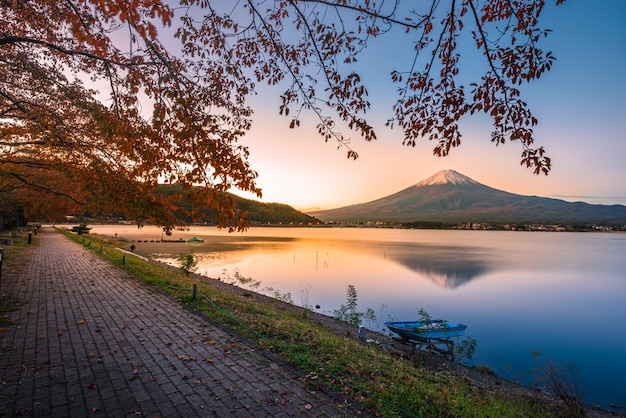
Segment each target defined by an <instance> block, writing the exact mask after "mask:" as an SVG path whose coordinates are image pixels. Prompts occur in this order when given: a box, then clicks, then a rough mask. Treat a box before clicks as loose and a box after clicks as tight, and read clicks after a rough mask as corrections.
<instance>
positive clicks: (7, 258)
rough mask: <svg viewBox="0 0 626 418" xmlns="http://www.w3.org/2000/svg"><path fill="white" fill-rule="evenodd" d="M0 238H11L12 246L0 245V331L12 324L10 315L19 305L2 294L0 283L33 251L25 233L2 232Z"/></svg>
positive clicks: (16, 301)
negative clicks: (1, 252) (0, 261)
mask: <svg viewBox="0 0 626 418" xmlns="http://www.w3.org/2000/svg"><path fill="white" fill-rule="evenodd" d="M0 238H11V240H12V241H13V245H5V244H0V247H1V248H2V249H3V250H4V251H3V254H2V273H1V276H0V330H2V329H3V328H4V327H6V326H7V325H9V324H12V323H13V320H12V319H11V315H10V314H11V312H14V311H15V310H17V309H18V307H19V303H20V302H19V300H17V299H15V298H12V297H9V296H7V295H4V294H3V293H2V281H3V280H6V277H7V274H8V272H17V271H19V270H20V267H21V263H22V261H23V260H24V258H25V257H26V254H27V253H28V252H29V251H31V250H32V249H33V244H28V233H27V232H15V233H14V234H13V235H11V234H10V233H9V232H4V233H1V234H0ZM31 242H32V241H31ZM35 243H36V241H35Z"/></svg>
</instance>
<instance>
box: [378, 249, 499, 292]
mask: <svg viewBox="0 0 626 418" xmlns="http://www.w3.org/2000/svg"><path fill="white" fill-rule="evenodd" d="M388 257H389V258H391V259H392V260H393V261H395V262H397V263H399V264H402V265H404V266H406V267H408V268H409V269H411V270H412V271H415V272H417V273H419V274H420V275H423V276H425V277H427V278H428V279H429V280H431V281H432V282H434V283H435V284H437V285H438V286H441V287H444V288H448V289H454V288H456V287H459V286H461V285H463V284H465V283H468V282H469V281H471V280H474V279H476V278H478V277H480V276H482V275H484V274H486V273H487V272H489V271H490V270H491V269H492V268H493V266H494V264H493V263H491V262H490V261H488V260H487V259H483V258H478V256H477V255H476V253H471V254H468V253H467V252H466V251H462V250H460V249H458V248H454V247H443V248H440V247H437V248H423V249H421V250H420V251H417V252H413V253H390V254H389V255H388Z"/></svg>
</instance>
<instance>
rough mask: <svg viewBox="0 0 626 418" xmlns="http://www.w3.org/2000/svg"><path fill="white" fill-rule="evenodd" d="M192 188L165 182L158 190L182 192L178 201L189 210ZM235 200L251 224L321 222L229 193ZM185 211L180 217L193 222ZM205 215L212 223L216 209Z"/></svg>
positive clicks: (289, 207) (285, 206) (163, 192)
mask: <svg viewBox="0 0 626 418" xmlns="http://www.w3.org/2000/svg"><path fill="white" fill-rule="evenodd" d="M189 192H190V189H187V190H185V189H183V187H182V186H181V185H170V184H164V185H161V186H159V189H158V191H157V193H158V194H160V195H165V196H168V195H173V194H178V193H180V194H182V195H183V198H182V199H181V200H180V201H178V202H177V203H176V206H179V207H181V208H183V209H186V211H187V212H188V211H189V210H190V209H191V206H192V203H191V201H190V200H189V199H188V198H187V195H188V194H189ZM229 195H230V196H231V197H232V199H233V201H234V202H235V203H236V204H237V207H238V208H239V209H241V210H242V211H247V212H248V218H247V219H248V222H249V223H250V225H255V224H272V225H280V224H282V225H308V224H309V223H312V224H316V223H318V222H320V221H319V220H318V219H317V218H314V217H312V216H309V215H307V214H305V213H302V212H300V211H297V210H296V209H294V208H293V207H291V206H289V205H285V204H282V203H262V202H257V201H255V200H250V199H244V198H242V197H239V196H237V195H234V194H231V193H229ZM183 212H185V211H181V212H180V214H179V216H178V217H179V218H180V219H182V220H184V221H185V222H188V223H191V222H192V219H191V217H190V216H189V215H186V214H183ZM201 212H202V213H203V215H205V217H206V220H207V222H209V223H212V222H213V220H214V219H215V211H212V210H210V209H203V210H201Z"/></svg>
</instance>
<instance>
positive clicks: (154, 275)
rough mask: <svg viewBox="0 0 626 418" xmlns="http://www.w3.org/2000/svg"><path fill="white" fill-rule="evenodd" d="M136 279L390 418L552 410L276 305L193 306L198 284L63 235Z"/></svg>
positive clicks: (230, 296)
mask: <svg viewBox="0 0 626 418" xmlns="http://www.w3.org/2000/svg"><path fill="white" fill-rule="evenodd" d="M61 232H63V233H65V234H66V235H67V236H69V237H71V238H72V239H73V240H75V241H76V242H78V243H81V244H83V245H85V246H86V247H87V248H90V249H91V250H93V251H95V252H98V253H99V254H101V256H102V257H105V258H107V259H109V260H110V261H112V262H113V263H116V264H118V265H121V266H122V267H123V268H125V269H127V270H129V271H131V272H132V273H134V274H135V275H136V276H137V278H138V279H139V280H142V281H144V282H146V283H148V284H150V285H151V286H153V287H155V288H156V289H158V290H159V291H162V292H166V293H169V294H171V295H173V296H176V297H177V298H179V299H180V300H181V301H183V302H184V303H187V304H189V305H191V306H193V308H195V309H197V310H198V311H201V312H202V313H203V314H204V315H206V316H208V317H209V318H211V319H212V320H214V321H215V322H218V323H220V324H222V325H223V326H226V327H228V328H230V329H232V330H233V331H236V332H237V333H240V334H242V335H244V336H245V337H247V338H249V339H251V340H253V341H255V342H257V343H258V344H259V345H260V346H262V347H264V348H265V349H267V350H270V351H272V352H274V353H275V354H277V355H278V356H280V357H281V358H282V359H283V360H284V361H286V362H288V363H289V364H291V365H293V366H295V367H297V368H299V369H301V370H302V371H303V372H304V373H305V374H306V375H307V376H308V378H309V379H308V382H309V383H310V384H311V385H312V386H313V387H315V386H317V385H327V386H329V387H331V388H333V389H335V390H337V391H339V392H342V393H344V394H346V395H347V396H349V397H351V398H353V399H355V400H357V401H359V402H360V403H361V404H363V405H364V406H365V407H367V408H369V409H370V410H371V411H373V412H374V413H376V414H379V415H381V416H385V417H395V416H419V417H424V416H428V417H468V416H472V417H492V416H508V417H528V416H533V417H550V416H559V415H560V413H559V411H558V409H557V408H556V407H555V406H554V405H553V404H550V403H543V402H540V401H539V400H537V399H535V398H530V397H525V396H522V395H515V396H512V395H504V394H501V393H498V392H493V391H486V390H480V389H478V388H476V387H475V386H473V385H472V384H471V383H470V382H469V381H468V380H467V379H466V378H464V377H462V376H459V375H456V374H452V373H451V372H450V373H447V372H438V373H434V372H429V371H427V370H425V369H420V368H418V367H416V366H415V365H414V364H413V363H412V362H411V361H408V360H406V359H404V360H403V359H400V358H397V357H394V356H392V355H390V354H387V353H385V352H383V351H382V350H380V349H378V348H377V347H374V346H368V345H363V344H360V343H359V341H358V340H356V339H352V338H346V337H344V336H340V335H337V334H336V333H335V332H333V331H332V330H329V329H326V328H324V327H322V326H320V325H318V324H316V323H314V322H312V321H310V320H308V319H307V317H306V315H303V314H302V311H301V310H290V309H280V306H284V305H282V304H280V303H279V302H277V301H267V300H266V299H264V298H255V297H245V296H242V295H240V294H236V293H232V292H228V291H222V290H220V289H218V288H216V287H215V286H212V285H210V284H209V283H204V282H201V281H199V282H198V283H197V285H198V297H197V298H196V299H195V300H192V298H191V294H192V293H191V292H192V283H193V282H192V280H191V279H190V278H187V277H185V274H184V273H183V272H182V270H180V269H174V268H172V267H168V266H164V265H160V264H158V263H154V262H147V261H144V260H141V259H139V258H137V257H134V256H132V255H128V254H126V255H124V253H122V252H121V251H118V250H117V248H119V247H123V246H125V244H124V243H121V242H116V241H113V240H108V239H105V238H100V237H95V236H91V235H88V236H84V235H83V236H77V235H74V234H71V233H69V232H68V231H61Z"/></svg>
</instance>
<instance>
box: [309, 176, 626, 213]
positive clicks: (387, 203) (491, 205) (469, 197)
mask: <svg viewBox="0 0 626 418" xmlns="http://www.w3.org/2000/svg"><path fill="white" fill-rule="evenodd" d="M308 215H310V216H313V217H315V218H318V219H320V220H322V221H334V222H368V221H371V222H377V221H379V222H420V221H421V222H505V223H543V224H550V223H579V222H580V223H600V224H607V223H616V224H626V206H624V205H592V204H588V203H584V202H567V201H564V200H560V199H552V198H546V197H538V196H523V195H518V194H514V193H509V192H505V191H502V190H498V189H494V188H492V187H489V186H486V185H484V184H481V183H479V182H477V181H475V180H473V179H471V178H469V177H467V176H465V175H463V174H461V173H458V172H456V171H454V170H444V171H440V172H438V173H436V174H434V175H432V176H431V177H428V178H427V179H424V180H422V181H420V182H419V183H417V184H414V185H412V186H410V187H408V188H406V189H404V190H401V191H399V192H397V193H394V194H391V195H389V196H386V197H382V198H380V199H376V200H373V201H371V202H366V203H360V204H356V205H350V206H345V207H342V208H337V209H331V210H324V211H315V212H309V213H308Z"/></svg>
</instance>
